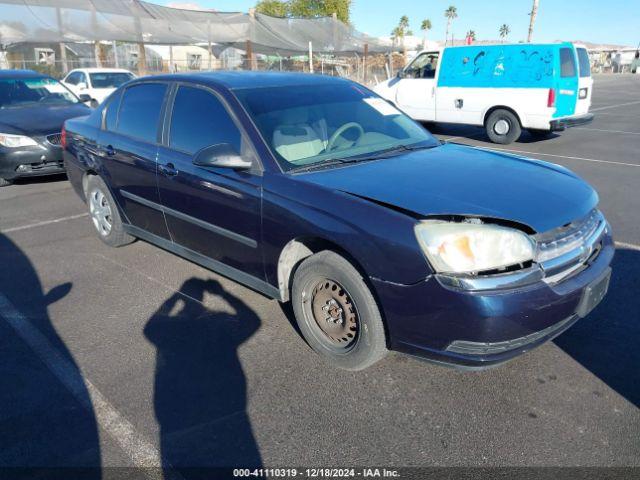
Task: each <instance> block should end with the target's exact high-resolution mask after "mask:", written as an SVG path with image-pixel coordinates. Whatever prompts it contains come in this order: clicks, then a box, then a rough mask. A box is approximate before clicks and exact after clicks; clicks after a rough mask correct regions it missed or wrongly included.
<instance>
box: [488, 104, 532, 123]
mask: <svg viewBox="0 0 640 480" xmlns="http://www.w3.org/2000/svg"><path fill="white" fill-rule="evenodd" d="M496 110H507V111H508V112H511V113H513V114H514V115H515V116H516V118H517V119H518V123H519V124H520V128H524V127H523V126H522V117H521V116H520V114H519V113H518V112H517V110H516V109H515V108H512V107H509V106H507V105H494V106H493V107H491V108H489V109H487V111H486V112H485V113H484V117H483V118H482V125H483V126H484V127H485V128H486V127H487V120H489V117H490V116H491V114H492V113H493V112H495V111H496Z"/></svg>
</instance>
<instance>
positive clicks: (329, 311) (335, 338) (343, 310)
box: [311, 278, 359, 349]
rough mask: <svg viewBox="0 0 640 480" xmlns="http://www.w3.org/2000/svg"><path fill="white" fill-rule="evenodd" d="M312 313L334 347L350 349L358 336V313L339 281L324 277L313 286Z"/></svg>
mask: <svg viewBox="0 0 640 480" xmlns="http://www.w3.org/2000/svg"><path fill="white" fill-rule="evenodd" d="M311 313H312V314H313V319H314V320H315V323H316V324H317V325H318V327H319V328H320V330H321V331H322V333H323V334H324V336H325V337H326V339H327V340H328V342H329V343H330V344H331V346H333V347H337V348H340V349H348V348H349V347H351V346H352V345H353V344H354V343H355V341H356V339H357V337H358V325H359V321H358V313H357V311H356V308H355V305H354V304H353V301H352V300H351V297H350V296H349V294H348V293H347V292H346V290H345V289H344V288H343V287H342V286H341V285H340V284H339V283H337V282H335V281H333V280H329V279H326V278H324V279H322V280H321V281H319V282H318V283H317V284H316V285H315V287H314V288H313V291H312V295H311Z"/></svg>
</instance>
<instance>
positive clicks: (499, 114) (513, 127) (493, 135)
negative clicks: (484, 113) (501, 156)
mask: <svg viewBox="0 0 640 480" xmlns="http://www.w3.org/2000/svg"><path fill="white" fill-rule="evenodd" d="M485 128H486V130H487V135H488V136H489V139H491V141H492V142H493V143H499V144H501V145H508V144H509V143H512V142H515V141H516V140H518V139H519V138H520V134H521V133H522V127H521V126H520V121H519V120H518V117H516V116H515V115H514V114H513V113H511V112H510V111H509V110H504V109H502V108H499V109H498V110H495V111H493V112H491V115H489V118H487V124H486V126H485Z"/></svg>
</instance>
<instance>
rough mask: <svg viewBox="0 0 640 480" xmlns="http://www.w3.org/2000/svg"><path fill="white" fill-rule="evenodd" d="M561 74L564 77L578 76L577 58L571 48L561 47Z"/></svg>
mask: <svg viewBox="0 0 640 480" xmlns="http://www.w3.org/2000/svg"><path fill="white" fill-rule="evenodd" d="M560 76H561V77H563V78H566V77H575V76H576V59H575V57H574V56H573V49H571V48H561V49H560Z"/></svg>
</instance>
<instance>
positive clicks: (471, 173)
mask: <svg viewBox="0 0 640 480" xmlns="http://www.w3.org/2000/svg"><path fill="white" fill-rule="evenodd" d="M298 177H299V179H300V180H302V181H306V182H312V183H315V184H318V185H322V186H324V187H326V188H331V189H333V190H339V191H342V192H345V193H348V194H351V195H356V196H358V197H361V198H364V199H366V200H370V201H374V202H376V203H380V204H383V205H385V206H388V207H390V208H396V209H399V210H403V211H408V212H411V213H413V214H415V215H417V216H420V217H428V216H435V215H460V216H473V217H485V218H495V219H502V220H509V221H513V222H517V223H520V224H523V225H527V226H529V227H530V228H532V229H533V230H535V231H536V232H544V231H547V230H550V229H553V228H556V227H559V226H562V225H565V224H567V223H569V222H571V221H572V220H575V219H576V218H580V217H581V216H584V215H586V214H587V213H588V212H589V210H591V209H592V208H594V207H595V206H596V205H597V203H598V196H597V194H596V192H595V191H594V190H593V188H591V187H590V186H589V185H588V184H587V183H586V182H584V181H583V180H582V179H581V178H579V177H578V176H577V175H575V174H574V173H572V172H571V171H569V170H567V169H565V168H563V167H560V166H558V165H554V164H551V163H547V162H542V161H539V160H533V159H527V158H523V157H518V156H515V155H507V154H502V153H497V152H490V151H487V150H481V149H477V148H470V147H464V146H460V145H451V144H445V145H442V146H439V147H436V148H432V149H428V150H418V151H415V152H410V153H406V154H402V155H399V156H395V157H392V158H386V159H381V160H376V161H370V162H362V163H356V164H351V165H348V166H345V167H338V168H332V169H327V170H318V171H315V172H308V173H303V174H299V175H298Z"/></svg>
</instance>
